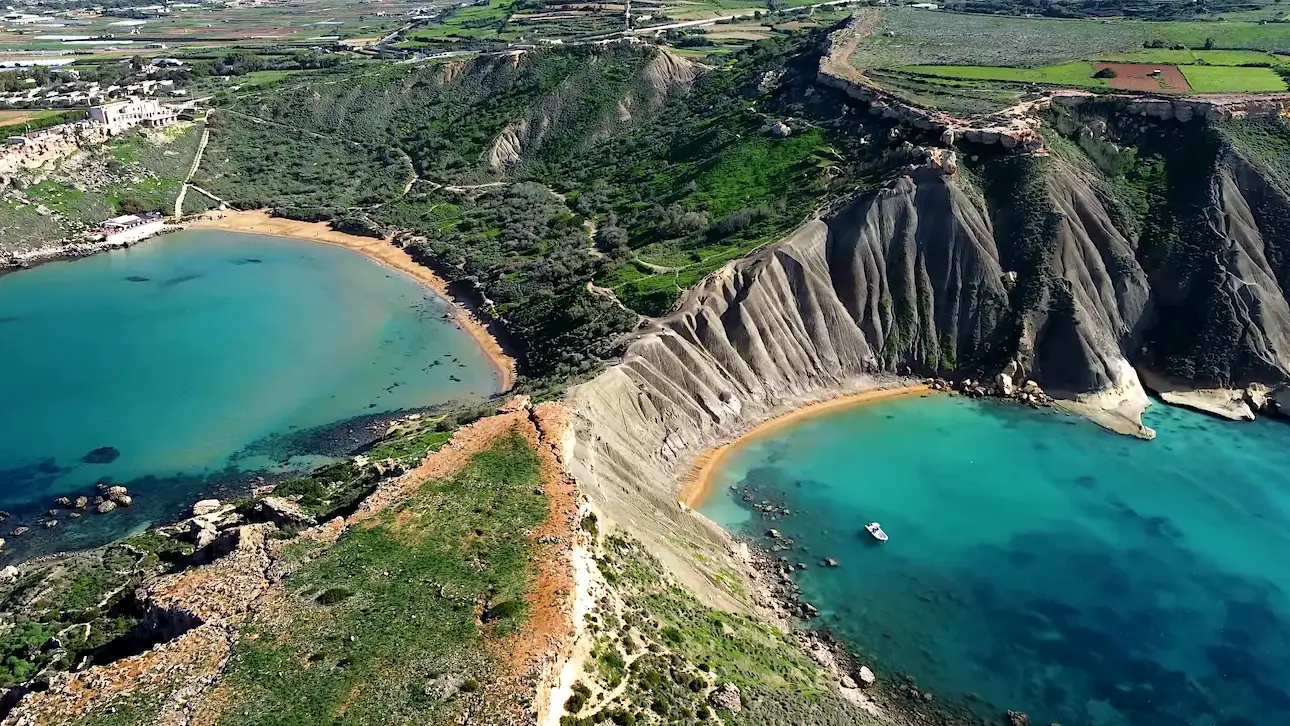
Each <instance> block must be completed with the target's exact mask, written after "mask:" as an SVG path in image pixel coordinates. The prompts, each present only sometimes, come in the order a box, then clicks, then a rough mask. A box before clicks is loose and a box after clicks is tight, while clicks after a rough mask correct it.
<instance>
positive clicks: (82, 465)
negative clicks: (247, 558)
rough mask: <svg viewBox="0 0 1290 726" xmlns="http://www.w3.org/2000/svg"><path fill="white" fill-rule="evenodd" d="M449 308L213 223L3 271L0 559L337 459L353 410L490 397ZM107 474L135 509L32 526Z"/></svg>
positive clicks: (353, 265)
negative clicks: (21, 532) (1, 541)
mask: <svg viewBox="0 0 1290 726" xmlns="http://www.w3.org/2000/svg"><path fill="white" fill-rule="evenodd" d="M448 310H449V308H448V303H446V302H445V301H443V300H442V299H440V298H437V297H435V296H433V295H431V294H430V293H429V292H428V291H427V290H426V289H425V288H423V287H422V286H421V285H419V284H418V283H417V282H415V281H414V280H412V279H411V278H408V277H406V276H405V275H402V274H401V273H398V272H395V271H392V270H389V269H386V268H384V267H382V266H380V265H377V264H375V263H373V262H371V261H369V260H368V259H366V258H365V257H363V256H361V255H359V254H358V253H355V252H352V251H349V250H345V249H342V248H339V247H333V246H328V245H323V244H317V243H314V242H306V241H301V240H292V239H284V238H278V237H264V236H257V235H244V234H233V233H227V232H215V231H188V232H182V233H178V234H174V235H169V236H166V237H163V238H160V239H157V240H154V241H152V242H149V243H147V244H145V245H141V246H139V247H135V248H133V249H130V250H122V251H116V252H110V253H106V254H101V255H96V256H93V257H88V258H85V259H80V260H75V261H69V262H54V263H50V264H46V265H41V266H39V267H36V268H34V269H31V270H26V271H21V272H15V273H10V274H6V275H3V276H0V341H2V343H0V386H3V392H2V393H0V509H4V510H8V511H9V512H11V513H12V514H13V517H12V518H11V519H10V521H9V522H8V523H6V524H4V525H0V530H2V531H0V536H6V537H7V538H8V540H9V543H8V546H7V547H6V550H7V551H8V552H10V553H12V554H11V556H14V555H22V554H34V553H38V552H44V551H49V550H51V549H60V548H66V547H81V546H89V545H94V544H98V543H101V542H103V541H106V540H107V539H110V538H112V537H115V536H119V535H121V534H123V533H124V532H126V531H128V530H130V529H132V528H137V527H141V526H143V525H145V524H146V523H147V522H149V521H153V520H156V519H158V518H162V517H167V516H172V515H173V514H174V513H176V512H178V511H179V510H181V509H183V508H184V507H186V506H187V505H188V504H190V503H191V502H192V501H193V500H194V499H195V498H197V497H198V496H199V495H200V494H201V493H203V492H207V491H211V490H212V489H221V488H229V487H235V486H237V487H241V489H242V490H243V491H245V488H246V484H247V482H248V479H249V475H253V474H254V473H255V472H261V471H269V472H275V471H277V472H280V471H283V470H284V469H289V468H295V469H302V468H308V467H309V466H310V465H311V464H316V463H319V462H322V461H325V460H326V457H327V456H330V455H336V454H340V453H343V451H344V450H345V449H346V448H347V447H352V446H353V440H354V439H353V435H352V430H353V429H354V428H355V427H360V428H361V427H362V426H363V425H364V422H363V421H361V420H358V421H355V420H354V419H355V418H356V417H364V416H371V415H373V414H377V413H381V412H389V411H395V410H400V409H405V408H415V407H424V406H431V405H435V404H441V403H445V402H448V401H454V400H478V399H483V398H486V397H488V396H489V395H491V394H493V393H494V392H496V390H497V388H498V385H499V380H498V377H497V374H496V372H495V370H494V369H493V368H492V367H491V366H490V365H489V363H488V361H487V359H486V358H485V356H484V354H483V352H482V351H481V350H480V349H479V348H478V347H477V346H476V345H475V344H474V342H473V341H472V339H471V338H470V337H469V336H468V335H467V333H466V332H465V331H462V330H458V329H457V328H456V327H455V324H454V323H453V322H451V321H450V320H444V319H443V316H444V314H445V313H446V312H447V311H448ZM454 378H455V379H459V380H453V379H454ZM341 422H347V423H341ZM368 425H370V424H368ZM105 447H110V448H111V449H114V450H115V455H116V458H115V460H112V461H106V462H105V461H104V460H105V459H110V458H111V457H112V456H113V455H114V454H113V453H112V452H108V453H106V454H105V455H100V456H99V457H92V456H91V457H88V458H89V459H90V461H89V462H87V461H86V458H87V455H88V454H89V453H90V452H92V451H94V450H96V449H101V448H105ZM94 461H99V462H103V463H93V462H94ZM105 477H106V478H110V479H111V480H112V481H113V482H115V483H120V484H123V485H125V486H127V487H128V488H129V490H130V492H131V494H132V495H133V496H134V499H135V506H134V507H133V508H131V509H129V510H122V511H117V512H113V513H111V514H108V515H102V516H97V515H87V516H85V517H83V518H81V519H68V518H67V517H65V516H63V517H59V524H58V526H57V527H56V528H54V529H53V530H44V529H41V528H38V527H35V526H34V525H32V522H34V520H35V518H36V516H37V515H39V514H41V513H43V512H44V510H46V509H48V508H49V507H50V506H52V504H53V500H54V498H56V497H58V496H61V495H70V496H75V495H77V494H86V495H93V494H94V493H95V491H94V485H95V483H96V482H97V481H99V480H100V479H102V478H105ZM17 524H27V525H28V526H32V532H31V533H30V534H28V535H26V536H24V537H22V538H15V537H8V533H9V531H10V530H12V529H13V528H14V527H15V526H16V525H17Z"/></svg>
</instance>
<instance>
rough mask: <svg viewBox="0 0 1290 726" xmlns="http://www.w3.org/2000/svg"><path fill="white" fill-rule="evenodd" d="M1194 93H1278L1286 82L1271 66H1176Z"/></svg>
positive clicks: (1283, 88) (1283, 89)
mask: <svg viewBox="0 0 1290 726" xmlns="http://www.w3.org/2000/svg"><path fill="white" fill-rule="evenodd" d="M1178 68H1179V70H1181V71H1182V73H1183V76H1184V77H1186V78H1187V83H1188V84H1190V85H1191V90H1192V91H1194V92H1196V93H1237V92H1242V93H1278V92H1281V91H1285V90H1286V82H1285V79H1283V78H1282V77H1281V76H1280V75H1278V74H1277V72H1276V71H1274V70H1272V69H1271V68H1244V67H1239V66H1209V65H1206V66H1178Z"/></svg>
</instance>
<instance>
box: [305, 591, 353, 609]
mask: <svg viewBox="0 0 1290 726" xmlns="http://www.w3.org/2000/svg"><path fill="white" fill-rule="evenodd" d="M353 594H354V593H352V592H350V591H349V590H347V589H345V588H343V587H331V588H328V589H326V590H323V591H322V593H321V594H319V595H318V597H316V598H314V601H315V602H317V603H318V604H319V605H335V604H336V603H338V602H344V601H345V600H348V599H349V598H350V597H351V596H352V595H353Z"/></svg>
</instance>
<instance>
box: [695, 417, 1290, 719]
mask: <svg viewBox="0 0 1290 726" xmlns="http://www.w3.org/2000/svg"><path fill="white" fill-rule="evenodd" d="M1147 419H1148V420H1147V424H1148V425H1150V426H1152V427H1153V428H1156V429H1157V431H1159V434H1160V435H1159V438H1158V439H1156V440H1155V441H1153V442H1143V441H1138V440H1134V439H1130V438H1127V437H1122V436H1115V435H1112V434H1109V433H1106V432H1104V431H1102V430H1101V429H1099V428H1098V427H1096V426H1094V425H1092V424H1090V423H1088V422H1087V421H1084V420H1082V419H1079V418H1076V417H1068V416H1064V415H1062V414H1057V413H1051V412H1035V411H1031V410H1030V409H1027V408H1021V407H1016V406H1009V405H1000V404H997V403H992V402H976V401H970V400H967V399H962V398H945V397H938V398H927V399H897V400H892V401H889V402H882V403H875V404H872V405H867V406H862V407H857V408H853V409H848V410H844V411H840V412H831V413H829V414H826V415H822V416H821V417H818V418H813V419H809V420H805V421H802V422H800V423H798V424H796V425H794V426H791V427H786V428H785V429H783V430H781V431H778V432H776V433H775V434H773V435H770V436H766V437H762V438H758V439H755V440H753V441H750V442H749V443H748V444H747V445H744V446H741V447H739V448H738V449H736V450H735V451H734V452H732V454H731V455H730V456H729V457H728V458H727V459H726V460H725V461H724V462H723V466H722V468H721V470H720V471H718V472H717V473H716V480H715V482H714V489H713V495H712V496H711V497H710V498H709V499H708V500H707V501H706V502H705V504H704V506H703V508H702V511H703V512H704V513H705V514H707V515H708V516H709V517H711V518H713V519H715V520H716V521H718V522H719V523H721V524H723V525H724V526H726V527H727V528H729V529H731V530H732V531H736V532H742V533H745V534H748V535H749V536H753V537H760V536H761V535H762V534H763V533H764V532H765V531H766V530H767V528H770V527H774V528H776V529H778V530H779V531H780V532H781V533H782V535H783V537H784V538H791V539H793V540H794V541H795V545H794V547H793V549H792V550H790V551H788V552H784V553H781V554H783V555H785V556H786V557H788V558H789V561H790V562H793V563H796V562H802V563H804V564H807V569H806V570H803V571H799V572H797V573H796V577H797V579H798V581H799V583H800V584H801V586H802V588H803V591H804V594H805V595H806V597H807V598H808V599H809V600H810V601H811V602H813V603H814V604H816V605H817V606H818V607H819V608H820V610H821V615H822V617H821V618H820V620H819V621H817V623H818V624H820V625H823V626H828V627H831V628H833V629H835V630H836V631H838V632H839V633H840V634H841V635H842V636H843V637H844V638H846V639H847V640H848V641H849V642H850V643H851V644H852V645H854V646H855V647H856V648H857V649H858V650H859V651H860V652H862V653H863V654H864V655H865V656H866V657H867V658H870V659H872V660H873V661H874V662H876V663H877V664H878V665H879V666H880V670H881V671H882V672H884V673H885V674H887V675H888V676H890V674H891V673H892V672H893V671H898V672H900V673H904V674H908V675H910V676H912V677H913V678H914V679H915V682H916V684H917V687H918V688H920V689H925V690H930V691H932V692H934V693H935V694H936V696H937V697H938V698H939V699H941V700H950V701H954V702H958V703H961V704H964V705H966V706H967V707H969V708H972V709H974V710H977V711H979V712H980V714H981V715H982V716H983V717H986V718H988V719H998V718H999V715H1000V714H1001V713H1002V710H1003V709H1013V710H1018V711H1026V712H1029V713H1030V715H1031V722H1032V723H1050V722H1057V723H1063V724H1068V723H1074V724H1084V725H1086V726H1175V725H1176V726H1183V725H1184V724H1186V725H1190V726H1196V725H1209V724H1212V725H1214V726H1248V725H1251V724H1266V723H1281V722H1283V721H1284V718H1285V714H1287V713H1290V686H1287V684H1290V597H1288V593H1290V570H1287V568H1285V567H1284V566H1283V558H1284V553H1285V552H1286V551H1287V546H1288V545H1290V473H1288V472H1290V427H1287V426H1286V425H1284V424H1282V423H1277V422H1268V421H1259V422H1255V423H1251V424H1241V425H1236V424H1232V423H1228V422H1222V421H1218V420H1214V419H1210V418H1206V417H1204V416H1201V415H1199V414H1194V413H1190V412H1187V411H1182V410H1178V409H1169V408H1164V407H1161V406H1156V407H1154V408H1153V409H1151V412H1150V413H1149V414H1148V416H1147ZM732 486H733V487H735V490H732V489H731V487H732ZM744 496H748V497H749V498H750V499H751V500H752V501H751V502H745V501H744ZM762 501H769V502H774V503H775V504H777V505H779V508H780V510H781V511H782V509H788V510H789V511H790V512H791V514H790V515H788V516H782V515H780V516H778V517H777V518H776V519H774V520H768V519H767V518H766V517H765V516H764V515H762V514H759V513H758V512H756V511H755V509H754V506H753V505H755V504H759V503H761V502H762ZM872 521H879V522H881V524H882V526H883V528H884V529H885V530H886V531H887V533H888V534H889V535H890V536H891V540H890V541H889V542H887V543H885V544H878V543H876V542H875V541H874V540H873V539H872V538H871V537H869V536H868V535H867V534H866V533H865V532H864V529H863V527H864V525H865V524H867V523H869V522H872ZM827 557H832V558H836V559H837V560H838V561H839V563H840V566H839V567H837V568H830V567H820V566H818V565H819V563H820V562H821V560H823V559H824V558H827Z"/></svg>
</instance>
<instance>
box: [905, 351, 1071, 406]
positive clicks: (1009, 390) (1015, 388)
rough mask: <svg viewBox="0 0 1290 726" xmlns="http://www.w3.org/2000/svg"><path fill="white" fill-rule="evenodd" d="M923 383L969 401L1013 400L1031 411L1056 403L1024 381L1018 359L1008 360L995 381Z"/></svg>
mask: <svg viewBox="0 0 1290 726" xmlns="http://www.w3.org/2000/svg"><path fill="white" fill-rule="evenodd" d="M1023 381H1024V382H1023ZM922 383H923V385H925V386H927V387H928V388H930V389H932V390H933V391H942V392H944V393H959V394H962V395H964V396H967V397H969V398H985V397H987V396H990V397H995V398H1011V399H1013V400H1015V401H1018V402H1020V403H1024V404H1026V405H1028V406H1031V407H1032V408H1040V407H1042V406H1050V405H1052V403H1053V398H1052V396H1049V395H1048V394H1047V393H1044V389H1042V388H1040V387H1039V384H1038V383H1036V382H1035V381H1033V380H1030V379H1025V378H1023V376H1022V375H1021V366H1020V365H1019V364H1018V363H1017V361H1015V360H1012V361H1008V365H1006V366H1004V369H1003V370H1002V371H1000V372H999V374H998V375H996V376H995V377H994V381H993V382H988V381H984V380H973V379H971V378H964V379H963V380H961V381H959V382H958V383H957V384H955V383H952V382H950V381H947V380H945V379H944V378H925V379H923V381H922Z"/></svg>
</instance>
